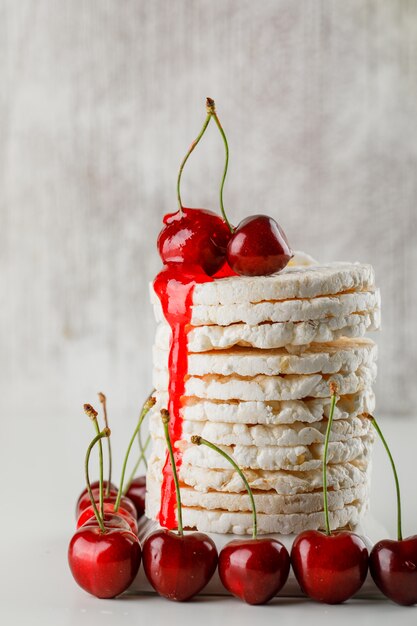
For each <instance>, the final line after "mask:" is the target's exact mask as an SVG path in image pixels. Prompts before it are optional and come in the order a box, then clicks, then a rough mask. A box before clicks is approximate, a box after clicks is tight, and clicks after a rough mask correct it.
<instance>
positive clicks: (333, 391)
mask: <svg viewBox="0 0 417 626" xmlns="http://www.w3.org/2000/svg"><path fill="white" fill-rule="evenodd" d="M330 392H331V394H332V400H331V404H330V413H329V419H328V421H327V429H326V438H325V440H324V453H323V505H324V519H325V522H326V535H330V534H331V530H330V521H329V504H328V494H327V452H328V449H329V440H330V432H331V430H332V424H333V415H334V409H335V406H336V385H335V384H334V383H330Z"/></svg>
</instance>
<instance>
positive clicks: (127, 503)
mask: <svg viewBox="0 0 417 626" xmlns="http://www.w3.org/2000/svg"><path fill="white" fill-rule="evenodd" d="M93 495H94V496H95V499H94V501H95V502H99V492H98V491H97V492H93ZM116 500H117V494H112V495H110V496H105V497H104V498H103V502H108V503H110V504H115V502H116ZM90 505H91V500H90V498H88V501H87V500H86V501H85V502H83V506H84V508H83V509H81V510H80V513H82V511H83V510H84V509H85V508H87V507H89V506H90ZM120 505H121V506H122V507H123V508H124V509H125V510H126V511H129V513H130V514H131V516H132V517H134V518H135V519H136V507H135V505H134V504H133V502H132V500H130V498H127V497H126V496H122V497H121V498H120Z"/></svg>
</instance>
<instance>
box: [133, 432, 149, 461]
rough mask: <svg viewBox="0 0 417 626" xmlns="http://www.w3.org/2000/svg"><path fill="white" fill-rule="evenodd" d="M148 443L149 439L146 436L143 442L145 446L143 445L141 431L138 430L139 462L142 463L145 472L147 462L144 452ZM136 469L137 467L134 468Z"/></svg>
mask: <svg viewBox="0 0 417 626" xmlns="http://www.w3.org/2000/svg"><path fill="white" fill-rule="evenodd" d="M149 441H150V438H149V435H148V437H147V439H146V441H145V445H144V444H143V441H142V431H141V430H140V431H139V432H138V443H139V450H140V456H139V462H140V461H141V460H142V461H143V463H144V465H145V470H147V469H148V461H147V460H146V455H145V452H146V448H147V447H148V444H149ZM136 469H137V467H136Z"/></svg>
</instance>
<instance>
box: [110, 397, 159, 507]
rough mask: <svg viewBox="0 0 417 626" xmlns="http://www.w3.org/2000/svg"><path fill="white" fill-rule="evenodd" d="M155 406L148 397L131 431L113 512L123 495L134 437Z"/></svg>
mask: <svg viewBox="0 0 417 626" xmlns="http://www.w3.org/2000/svg"><path fill="white" fill-rule="evenodd" d="M154 404H155V398H153V397H152V396H150V397H149V398H148V399H147V400H146V402H145V404H144V405H143V407H142V410H141V412H140V416H139V421H138V423H137V426H136V428H135V430H134V431H133V435H132V437H131V439H130V441H129V445H128V447H127V450H126V454H125V458H124V460H123V467H122V475H121V478H120V485H119V491H118V492H117V498H116V502H115V504H114V511H115V512H117V511H118V510H119V506H120V500H121V497H122V495H123V482H124V479H125V473H126V466H127V461H128V459H129V454H130V450H131V449H132V446H133V442H134V441H135V439H136V436H137V434H138V432H139V429H140V427H141V426H142V422H143V420H144V419H145V417H146V415H147V414H148V411H149V410H150V409H151V408H152V407H153V406H154Z"/></svg>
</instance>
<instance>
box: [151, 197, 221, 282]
mask: <svg viewBox="0 0 417 626" xmlns="http://www.w3.org/2000/svg"><path fill="white" fill-rule="evenodd" d="M164 224H165V226H164V227H163V229H162V230H161V232H160V233H159V236H158V251H159V254H160V256H161V259H162V262H163V263H164V265H178V264H180V265H182V266H185V267H187V268H196V270H197V273H198V272H201V271H202V272H203V273H205V274H207V275H208V276H212V275H213V274H215V273H216V272H217V271H218V270H219V269H220V268H221V267H222V265H223V264H224V262H225V259H226V247H227V244H228V241H229V239H230V237H231V233H230V230H229V227H228V226H227V224H226V223H225V222H224V221H223V220H222V219H221V218H220V217H219V216H218V215H216V213H213V211H207V210H206V209H187V208H183V209H182V212H180V211H177V212H176V213H170V214H168V215H165V217H164Z"/></svg>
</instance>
